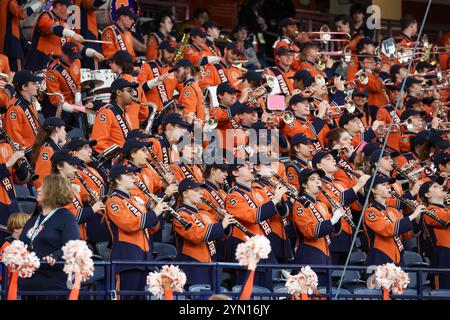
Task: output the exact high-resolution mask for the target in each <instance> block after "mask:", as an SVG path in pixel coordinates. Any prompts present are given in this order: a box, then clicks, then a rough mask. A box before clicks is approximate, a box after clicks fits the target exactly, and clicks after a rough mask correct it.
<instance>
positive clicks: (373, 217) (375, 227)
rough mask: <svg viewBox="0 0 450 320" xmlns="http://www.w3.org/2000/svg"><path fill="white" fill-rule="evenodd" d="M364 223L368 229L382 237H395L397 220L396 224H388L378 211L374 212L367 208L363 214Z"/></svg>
mask: <svg viewBox="0 0 450 320" xmlns="http://www.w3.org/2000/svg"><path fill="white" fill-rule="evenodd" d="M364 223H365V224H366V226H367V227H368V228H369V229H371V230H372V231H373V232H375V233H376V234H378V235H380V236H382V237H386V238H388V237H389V238H390V237H394V236H397V234H395V232H396V229H397V225H398V223H399V220H397V221H396V223H390V222H389V221H387V220H386V219H385V218H384V217H383V215H382V213H381V212H380V211H378V210H374V209H373V208H369V209H368V210H367V211H366V212H365V214H364Z"/></svg>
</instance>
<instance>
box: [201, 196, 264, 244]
mask: <svg viewBox="0 0 450 320" xmlns="http://www.w3.org/2000/svg"><path fill="white" fill-rule="evenodd" d="M202 202H203V203H204V204H206V205H207V206H208V207H210V208H211V209H213V210H214V211H215V212H216V213H217V214H218V215H219V216H220V217H221V218H225V215H227V214H228V212H227V211H225V210H224V209H219V208H217V207H216V206H215V205H214V204H213V203H212V202H211V201H209V200H208V199H206V198H202ZM234 225H235V226H236V228H238V229H239V230H241V231H242V232H243V233H245V235H246V236H247V237H249V238H251V237H253V236H254V235H255V234H254V233H252V232H250V231H249V230H248V229H247V228H246V227H244V226H243V225H242V224H241V223H240V222H239V221H237V220H236V223H235V224H234Z"/></svg>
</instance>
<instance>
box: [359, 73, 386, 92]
mask: <svg viewBox="0 0 450 320" xmlns="http://www.w3.org/2000/svg"><path fill="white" fill-rule="evenodd" d="M367 76H368V78H369V82H368V83H367V84H365V85H364V84H362V83H361V86H362V87H364V88H366V89H367V91H369V92H382V91H383V82H381V79H380V78H378V76H376V75H374V74H372V73H367Z"/></svg>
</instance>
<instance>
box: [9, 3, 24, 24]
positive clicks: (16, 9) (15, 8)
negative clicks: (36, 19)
mask: <svg viewBox="0 0 450 320" xmlns="http://www.w3.org/2000/svg"><path fill="white" fill-rule="evenodd" d="M8 10H9V12H10V13H11V14H12V15H13V16H15V17H16V18H18V19H19V20H24V19H25V18H26V17H25V12H24V11H23V9H22V8H21V7H20V6H19V4H18V3H17V1H16V0H10V1H9V3H8Z"/></svg>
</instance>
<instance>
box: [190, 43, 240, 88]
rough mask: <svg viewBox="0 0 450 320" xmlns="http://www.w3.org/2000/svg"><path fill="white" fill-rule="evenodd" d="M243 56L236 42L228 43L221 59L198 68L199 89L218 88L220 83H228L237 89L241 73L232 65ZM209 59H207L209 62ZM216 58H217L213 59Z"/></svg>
mask: <svg viewBox="0 0 450 320" xmlns="http://www.w3.org/2000/svg"><path fill="white" fill-rule="evenodd" d="M242 54H243V52H242V48H241V46H240V45H238V44H237V43H236V42H230V43H228V44H227V45H226V46H225V49H224V53H223V57H222V59H221V60H220V61H214V62H212V63H209V64H207V65H205V66H202V68H200V74H201V80H200V81H199V85H200V88H202V90H205V88H206V87H214V86H218V85H219V84H220V83H222V82H226V81H228V82H230V83H231V85H233V87H236V88H237V89H239V86H238V85H235V83H236V82H238V80H239V77H241V76H242V71H241V70H239V69H238V68H237V67H235V66H234V65H233V63H234V62H235V61H236V60H238V59H239V57H240V56H241V55H242ZM210 58H211V57H209V58H208V60H210ZM215 58H217V57H215Z"/></svg>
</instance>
